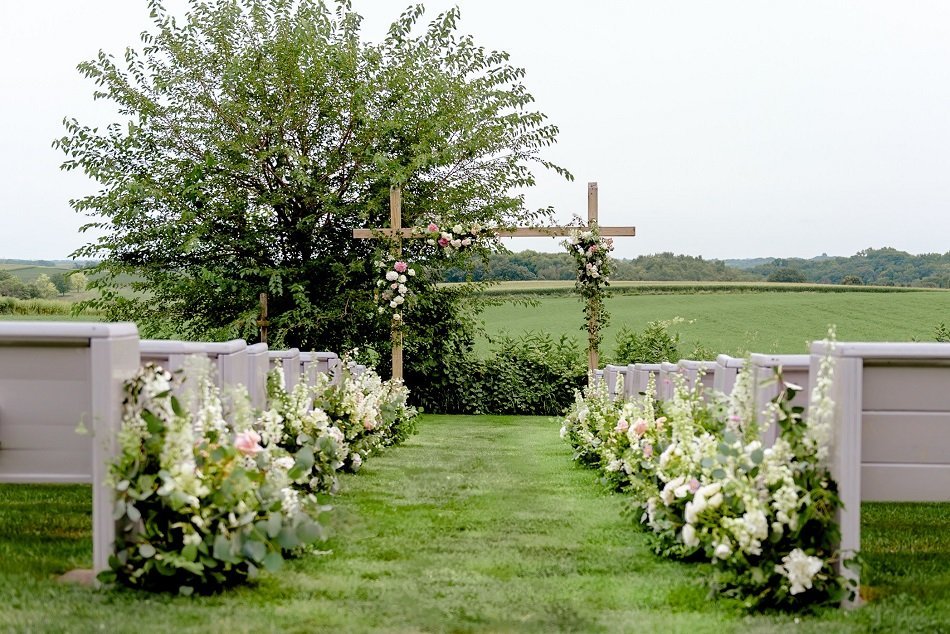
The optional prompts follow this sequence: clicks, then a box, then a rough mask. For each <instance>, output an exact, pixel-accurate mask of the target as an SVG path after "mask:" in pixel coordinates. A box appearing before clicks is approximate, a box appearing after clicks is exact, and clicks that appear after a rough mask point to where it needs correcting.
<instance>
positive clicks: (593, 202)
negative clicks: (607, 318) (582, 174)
mask: <svg viewBox="0 0 950 634" xmlns="http://www.w3.org/2000/svg"><path fill="white" fill-rule="evenodd" d="M596 222H597V183H587V225H588V226H590V225H591V224H593V223H596ZM590 308H591V309H592V310H591V311H590V312H589V315H590V316H589V319H588V322H587V369H588V370H590V371H591V372H593V371H594V370H596V369H597V367H598V366H599V365H600V353H599V351H598V350H597V343H596V334H595V333H596V329H597V323H598V322H599V321H600V311H599V309H597V310H595V309H594V308H595V307H593V306H590Z"/></svg>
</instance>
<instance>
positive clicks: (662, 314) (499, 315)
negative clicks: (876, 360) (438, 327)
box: [478, 285, 950, 356]
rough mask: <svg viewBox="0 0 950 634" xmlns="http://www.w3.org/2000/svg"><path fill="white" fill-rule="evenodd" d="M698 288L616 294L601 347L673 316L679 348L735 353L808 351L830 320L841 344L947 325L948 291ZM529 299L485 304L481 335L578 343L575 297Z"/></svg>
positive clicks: (927, 333) (910, 335)
mask: <svg viewBox="0 0 950 634" xmlns="http://www.w3.org/2000/svg"><path fill="white" fill-rule="evenodd" d="M546 286H547V285H546ZM704 286H706V288H707V291H706V292H694V293H677V292H665V293H651V294H643V295H636V294H629V293H617V294H615V295H614V296H613V297H611V298H610V299H608V301H607V309H608V311H609V312H610V315H611V318H610V325H609V327H608V328H607V330H606V332H605V337H604V344H605V345H604V346H603V348H602V352H607V353H609V352H611V351H612V350H613V346H614V339H615V336H616V333H617V331H618V330H619V329H620V328H621V327H622V326H627V327H628V328H631V329H634V330H642V329H643V327H644V326H645V324H646V323H647V322H649V321H655V320H669V319H673V318H674V317H682V318H683V319H685V320H686V322H685V323H681V324H679V325H677V326H675V327H674V330H675V331H678V332H679V333H681V336H682V340H683V342H684V345H683V347H684V348H691V347H692V345H693V344H694V343H696V342H699V343H702V344H703V345H704V346H706V347H707V348H709V349H711V350H713V351H715V352H717V353H727V354H736V355H739V356H742V355H743V354H745V352H746V351H752V352H764V353H803V352H807V342H808V341H811V340H813V339H820V338H822V337H824V335H825V333H826V332H827V329H828V326H829V325H831V324H834V325H836V326H837V329H838V339H840V340H842V341H847V340H854V341H911V340H914V339H916V340H920V341H928V340H930V341H932V340H933V332H934V327H935V326H936V325H937V324H939V323H942V322H950V292H947V291H910V292H879V291H878V290H877V289H875V290H874V291H867V290H863V291H849V292H827V291H825V292H817V291H798V292H736V291H734V290H733V291H729V292H716V291H715V290H711V289H715V286H707V285H704ZM674 287H675V285H671V289H672V288H674ZM522 288H523V286H522ZM750 288H751V287H750ZM758 288H764V287H763V286H762V285H759V286H758ZM532 299H534V300H535V301H536V302H537V304H536V305H534V306H524V305H519V304H512V303H506V304H503V305H500V306H491V307H488V308H486V309H485V311H484V312H483V313H482V319H483V320H484V323H485V330H486V333H487V335H488V336H489V337H490V336H493V335H497V334H500V333H503V332H507V333H509V334H513V335H518V334H520V333H522V332H524V331H544V332H548V333H551V334H552V335H554V336H560V335H561V334H564V335H567V336H569V337H572V338H574V339H576V340H577V341H578V342H579V343H582V342H583V341H584V337H585V333H584V332H582V331H581V329H580V328H581V326H582V325H583V319H584V316H583V311H582V305H581V301H580V299H579V298H577V297H571V296H566V295H560V294H552V295H536V296H533V297H532ZM488 347H489V342H488V341H487V339H485V338H484V337H483V338H481V339H480V340H479V342H478V349H479V350H480V351H485V350H487V349H488Z"/></svg>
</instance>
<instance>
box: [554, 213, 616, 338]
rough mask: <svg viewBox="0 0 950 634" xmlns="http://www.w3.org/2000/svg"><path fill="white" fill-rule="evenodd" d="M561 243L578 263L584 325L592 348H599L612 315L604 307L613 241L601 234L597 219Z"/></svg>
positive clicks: (610, 269)
mask: <svg viewBox="0 0 950 634" xmlns="http://www.w3.org/2000/svg"><path fill="white" fill-rule="evenodd" d="M561 244H562V245H563V246H564V247H565V248H566V249H567V251H568V253H570V254H571V257H573V258H574V263H575V264H576V266H577V281H576V282H575V284H574V288H576V289H577V291H578V293H580V295H581V297H583V298H584V316H585V317H586V318H587V323H586V324H585V325H584V326H582V327H581V328H582V329H586V330H587V336H588V345H589V346H590V348H591V349H596V348H597V347H598V346H600V342H601V339H602V338H603V335H602V334H601V333H602V331H603V329H604V328H605V327H606V326H607V322H608V320H609V317H610V315H609V314H608V313H607V309H606V308H605V307H604V296H605V295H606V288H607V287H608V286H610V274H611V273H612V272H613V271H612V266H611V262H610V252H611V251H613V250H614V241H613V239H612V238H604V237H603V236H601V235H600V229H599V227H598V226H597V223H596V222H591V223H590V224H589V225H588V227H587V229H575V230H573V231H572V232H571V235H570V237H569V238H568V239H567V240H565V241H563V242H562V243H561Z"/></svg>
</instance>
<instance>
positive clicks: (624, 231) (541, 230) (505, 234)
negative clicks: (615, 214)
mask: <svg viewBox="0 0 950 634" xmlns="http://www.w3.org/2000/svg"><path fill="white" fill-rule="evenodd" d="M598 228H599V229H600V235H602V236H607V237H617V236H635V235H637V228H636V227H598ZM587 229H588V227H573V226H570V227H519V228H517V229H511V230H505V231H494V232H492V233H493V235H495V236H497V237H499V238H556V237H558V236H567V235H570V234H571V232H572V231H587ZM394 235H398V236H400V237H402V238H425V237H427V236H426V235H420V234H419V233H418V232H416V231H414V230H413V229H411V228H408V227H403V228H402V229H398V230H397V229H390V228H383V229H354V230H353V237H354V238H361V239H364V240H366V239H372V238H376V237H379V236H394Z"/></svg>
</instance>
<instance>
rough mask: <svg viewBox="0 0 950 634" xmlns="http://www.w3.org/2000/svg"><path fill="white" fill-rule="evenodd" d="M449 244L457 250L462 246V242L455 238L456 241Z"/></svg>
mask: <svg viewBox="0 0 950 634" xmlns="http://www.w3.org/2000/svg"><path fill="white" fill-rule="evenodd" d="M449 244H451V245H452V248H455V249H458V248H460V247H461V246H462V241H461V240H459V239H458V238H456V239H454V240H452V241H451V242H450V243H449Z"/></svg>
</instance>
